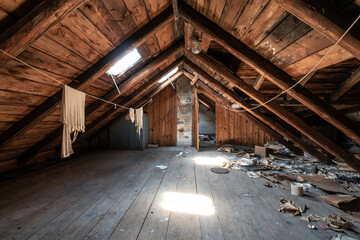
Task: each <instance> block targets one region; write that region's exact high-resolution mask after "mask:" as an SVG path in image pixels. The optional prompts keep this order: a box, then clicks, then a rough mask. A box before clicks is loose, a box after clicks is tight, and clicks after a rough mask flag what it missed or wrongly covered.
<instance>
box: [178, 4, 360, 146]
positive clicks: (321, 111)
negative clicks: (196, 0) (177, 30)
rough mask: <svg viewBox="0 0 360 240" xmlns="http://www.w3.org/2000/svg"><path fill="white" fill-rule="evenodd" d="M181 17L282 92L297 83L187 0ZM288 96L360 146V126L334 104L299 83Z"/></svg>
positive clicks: (183, 5) (181, 6) (181, 9)
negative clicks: (194, 7)
mask: <svg viewBox="0 0 360 240" xmlns="http://www.w3.org/2000/svg"><path fill="white" fill-rule="evenodd" d="M180 15H181V17H182V18H183V19H184V20H185V21H188V22H191V23H193V24H194V25H196V26H197V27H198V28H200V29H202V30H203V31H204V32H205V33H206V34H208V35H209V36H210V37H211V38H212V39H214V40H215V41H216V42H217V43H219V44H220V45H221V46H223V47H224V48H225V49H226V50H227V51H229V52H230V53H231V54H233V55H234V56H235V57H237V58H238V59H240V60H241V61H243V62H245V63H246V64H248V65H250V66H251V67H253V68H254V69H255V70H256V71H258V72H259V73H260V74H262V75H264V77H265V78H266V79H268V80H270V81H271V82H272V83H273V84H275V85H277V86H278V87H279V88H281V89H282V90H287V89H289V88H290V87H293V85H294V84H295V83H296V82H295V81H294V80H293V79H292V77H291V76H290V75H289V74H287V73H286V72H284V71H283V70H281V69H280V68H278V67H277V66H276V65H274V64H273V63H272V62H270V61H269V60H267V59H266V58H264V57H262V56H261V55H260V54H258V53H257V52H256V51H254V50H253V49H251V48H249V47H248V46H247V45H245V44H244V43H242V42H241V41H239V40H238V39H237V38H235V37H234V36H232V35H231V34H230V33H228V32H227V31H225V30H224V29H222V28H221V27H219V26H218V25H216V24H215V23H213V22H211V21H210V20H208V19H207V18H206V17H204V16H202V15H201V14H200V13H198V12H197V11H195V10H194V9H193V8H191V7H190V6H189V5H187V4H186V3H184V2H183V1H181V2H180ZM359 49H360V48H359ZM287 94H289V95H290V96H291V97H293V98H295V99H296V100H298V101H299V102H301V103H302V104H304V105H305V106H306V107H307V108H309V109H310V110H312V111H313V112H315V113H316V114H317V115H319V116H320V117H321V118H323V119H324V120H326V121H327V122H329V123H330V124H331V125H333V126H334V127H336V128H337V129H339V130H340V131H341V132H343V133H344V134H345V135H347V136H348V137H349V138H351V139H353V140H354V141H355V142H357V143H359V144H360V127H359V124H357V123H356V122H354V121H352V120H351V119H349V118H348V117H346V116H345V115H344V114H342V113H341V112H340V111H338V110H336V109H335V108H334V107H332V106H331V105H330V104H328V103H326V102H325V101H323V100H321V99H320V98H319V97H317V96H316V95H315V94H313V93H312V92H310V91H309V90H307V89H306V88H305V87H304V86H301V85H300V84H298V85H296V86H295V87H293V88H292V89H290V90H289V91H287Z"/></svg>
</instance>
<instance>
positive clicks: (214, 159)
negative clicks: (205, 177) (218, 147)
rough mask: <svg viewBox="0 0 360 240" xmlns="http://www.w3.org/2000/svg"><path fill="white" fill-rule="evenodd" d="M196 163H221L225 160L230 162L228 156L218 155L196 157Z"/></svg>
mask: <svg viewBox="0 0 360 240" xmlns="http://www.w3.org/2000/svg"><path fill="white" fill-rule="evenodd" d="M194 161H195V163H197V164H199V165H221V164H222V163H223V162H229V161H228V160H227V159H226V158H224V157H221V156H218V157H195V158H194Z"/></svg>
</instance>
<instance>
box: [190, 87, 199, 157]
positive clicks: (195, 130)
mask: <svg viewBox="0 0 360 240" xmlns="http://www.w3.org/2000/svg"><path fill="white" fill-rule="evenodd" d="M191 136H192V146H193V147H195V149H196V150H197V151H199V148H200V146H199V144H200V143H199V142H200V141H199V97H198V95H197V89H196V86H192V130H191Z"/></svg>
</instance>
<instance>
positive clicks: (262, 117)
mask: <svg viewBox="0 0 360 240" xmlns="http://www.w3.org/2000/svg"><path fill="white" fill-rule="evenodd" d="M185 65H186V66H189V67H190V68H191V69H192V70H193V71H195V72H196V73H197V74H198V75H200V76H202V77H203V79H204V80H205V81H207V82H209V83H210V84H211V85H213V86H214V87H215V88H216V89H217V90H218V91H220V92H222V94H224V95H225V96H226V97H227V98H229V99H231V100H232V101H234V102H236V103H237V104H239V105H240V106H241V107H243V108H244V109H246V110H248V112H249V113H250V114H252V115H253V116H254V117H256V118H257V119H259V120H261V121H262V122H264V123H265V124H267V125H268V126H270V127H271V128H273V129H274V130H275V131H277V132H278V133H279V134H281V135H282V136H283V137H285V138H287V139H289V140H290V141H292V142H294V143H295V144H297V145H298V146H299V147H300V148H301V149H303V150H304V151H305V152H307V153H309V154H311V155H312V156H314V157H316V158H317V159H318V160H319V161H320V162H324V163H327V164H332V161H330V160H329V159H328V158H327V157H325V156H324V155H323V154H321V153H320V152H319V151H317V150H316V149H315V148H314V147H312V146H311V145H310V144H308V143H306V142H305V141H303V140H301V139H300V138H298V137H297V136H296V135H295V134H293V133H292V132H290V131H289V130H287V129H286V128H285V127H283V126H282V125H281V124H279V123H277V122H276V121H275V120H273V119H271V118H270V117H267V116H266V115H265V114H263V113H262V112H260V111H259V110H258V109H255V110H250V109H251V105H249V104H248V103H247V102H246V101H245V100H244V99H242V98H241V97H239V96H238V95H236V94H235V93H234V92H233V91H231V90H230V89H228V88H227V87H225V86H224V85H222V84H221V83H220V82H218V81H217V80H215V79H214V78H213V77H211V76H210V75H209V74H207V73H206V72H205V71H204V70H202V69H201V68H200V67H199V66H197V65H196V64H195V63H193V62H190V61H185ZM251 88H252V87H251Z"/></svg>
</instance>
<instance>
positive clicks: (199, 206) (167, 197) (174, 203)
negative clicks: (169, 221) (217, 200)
mask: <svg viewBox="0 0 360 240" xmlns="http://www.w3.org/2000/svg"><path fill="white" fill-rule="evenodd" d="M161 206H162V207H163V208H164V209H166V210H169V211H172V212H181V213H191V214H197V215H205V216H210V215H213V214H214V213H215V208H214V206H213V202H212V200H211V199H210V198H209V197H206V196H202V195H197V194H188V193H176V192H168V193H165V194H164V201H163V202H162V203H161Z"/></svg>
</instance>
